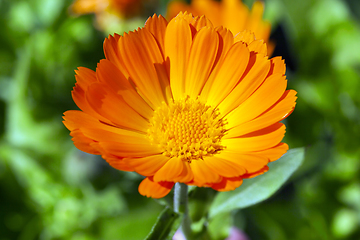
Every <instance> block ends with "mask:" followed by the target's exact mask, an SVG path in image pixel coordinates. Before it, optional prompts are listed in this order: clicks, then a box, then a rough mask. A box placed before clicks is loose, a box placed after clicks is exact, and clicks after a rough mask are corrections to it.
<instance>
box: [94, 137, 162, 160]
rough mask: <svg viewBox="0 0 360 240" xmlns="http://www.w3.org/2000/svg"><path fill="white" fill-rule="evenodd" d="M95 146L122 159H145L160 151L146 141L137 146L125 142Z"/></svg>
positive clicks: (104, 143)
mask: <svg viewBox="0 0 360 240" xmlns="http://www.w3.org/2000/svg"><path fill="white" fill-rule="evenodd" d="M97 144H98V145H99V147H100V148H101V149H103V150H104V151H105V152H108V153H110V154H112V155H115V156H118V157H123V158H131V157H146V156H149V155H156V154H161V151H160V150H159V149H158V148H157V147H155V146H152V145H150V144H149V143H147V142H146V141H142V142H139V143H137V144H135V143H129V142H127V141H116V142H99V143H97Z"/></svg>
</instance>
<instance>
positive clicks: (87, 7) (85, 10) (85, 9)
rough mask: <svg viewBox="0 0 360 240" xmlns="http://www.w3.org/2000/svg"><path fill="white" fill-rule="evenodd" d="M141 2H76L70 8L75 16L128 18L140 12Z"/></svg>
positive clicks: (123, 0)
mask: <svg viewBox="0 0 360 240" xmlns="http://www.w3.org/2000/svg"><path fill="white" fill-rule="evenodd" d="M140 5H141V0H76V1H75V2H74V3H73V5H72V6H71V10H72V11H73V13H75V14H89V13H96V14H102V13H104V12H108V13H113V14H115V15H118V16H119V17H129V16H133V15H135V14H137V13H138V12H139V11H140Z"/></svg>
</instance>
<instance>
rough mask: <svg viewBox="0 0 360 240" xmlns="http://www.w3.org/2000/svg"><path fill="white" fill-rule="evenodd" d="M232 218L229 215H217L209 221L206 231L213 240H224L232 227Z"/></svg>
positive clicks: (227, 213)
mask: <svg viewBox="0 0 360 240" xmlns="http://www.w3.org/2000/svg"><path fill="white" fill-rule="evenodd" d="M232 220H233V216H232V214H231V213H229V212H226V213H221V214H217V215H216V216H215V217H214V218H212V219H210V221H209V226H208V231H209V234H210V236H211V239H213V240H220V239H226V238H227V237H228V236H229V234H230V229H231V226H233V221H232Z"/></svg>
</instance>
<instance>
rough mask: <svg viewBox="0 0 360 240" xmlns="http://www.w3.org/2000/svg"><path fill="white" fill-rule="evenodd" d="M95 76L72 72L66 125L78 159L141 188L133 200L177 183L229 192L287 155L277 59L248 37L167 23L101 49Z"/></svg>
mask: <svg viewBox="0 0 360 240" xmlns="http://www.w3.org/2000/svg"><path fill="white" fill-rule="evenodd" d="M104 52H105V57H106V59H103V60H101V61H100V63H99V64H98V66H97V69H96V71H95V72H94V71H92V70H90V69H87V68H84V67H80V68H78V70H77V71H76V80H77V83H76V86H75V88H74V90H73V92H72V96H73V99H74V101H75V103H76V104H77V106H78V107H79V108H80V109H81V111H76V110H71V111H67V112H65V113H64V115H65V116H64V119H65V121H64V124H65V126H66V127H67V128H68V129H69V130H70V131H71V133H70V135H71V136H72V137H73V141H74V144H75V146H76V147H77V148H79V149H80V150H82V151H85V152H88V153H92V154H101V155H102V157H103V158H104V159H105V160H106V161H107V162H108V163H109V164H110V165H111V166H112V167H114V168H116V169H119V170H123V171H135V172H137V173H139V174H141V175H143V176H146V178H145V179H144V180H143V181H142V183H141V184H140V186H139V192H140V193H141V194H142V195H146V196H148V197H153V198H160V197H163V196H165V195H166V194H168V193H169V192H170V190H171V188H172V187H173V185H174V183H175V182H183V183H186V184H188V185H196V186H200V187H201V186H203V187H211V188H213V189H216V190H218V191H229V190H233V189H235V188H237V187H239V186H240V185H241V183H242V179H243V178H249V177H253V176H256V175H259V174H262V173H264V172H266V171H267V170H268V167H267V164H268V162H269V161H274V160H276V159H278V158H280V157H281V156H282V155H283V154H284V153H285V152H286V151H287V149H288V146H287V144H285V143H281V140H282V139H283V137H284V134H285V126H284V124H282V123H280V122H279V121H281V120H283V119H284V118H286V117H287V116H288V115H289V114H290V113H291V112H292V111H293V109H294V107H295V100H296V96H295V95H296V92H295V91H294V90H286V85H287V80H286V77H285V64H284V61H283V60H282V59H281V57H275V58H272V59H268V57H267V54H266V46H265V45H264V43H263V42H262V41H259V40H255V38H254V35H253V34H252V33H250V32H248V31H245V32H241V33H239V34H238V35H237V36H236V37H235V38H234V37H233V34H232V33H231V32H230V31H229V30H227V29H225V28H223V27H216V28H214V27H213V26H212V24H211V22H210V21H209V20H208V19H206V18H205V17H204V16H202V17H193V16H192V15H191V14H186V13H185V14H183V13H180V14H179V15H178V16H177V17H176V18H174V19H172V20H171V21H170V22H169V23H168V22H167V21H166V20H165V19H164V18H163V17H162V16H156V15H154V16H153V17H150V18H149V19H148V20H147V22H146V24H145V27H144V28H141V29H138V30H137V31H134V32H129V33H128V34H124V36H120V35H117V34H115V35H114V36H109V38H108V39H106V40H105V42H104Z"/></svg>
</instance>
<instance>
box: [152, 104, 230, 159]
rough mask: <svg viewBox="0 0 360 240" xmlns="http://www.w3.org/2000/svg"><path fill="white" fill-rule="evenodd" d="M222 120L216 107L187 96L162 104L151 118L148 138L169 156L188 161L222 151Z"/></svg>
mask: <svg viewBox="0 0 360 240" xmlns="http://www.w3.org/2000/svg"><path fill="white" fill-rule="evenodd" d="M225 125H226V123H225V120H224V119H222V118H221V117H220V114H219V111H218V109H216V108H213V107H211V106H207V105H205V104H203V103H201V102H200V101H199V100H192V99H190V98H189V97H187V98H185V99H182V100H179V101H175V102H171V103H169V104H166V103H163V105H162V106H161V107H159V108H158V109H157V110H156V111H155V112H154V116H153V118H152V119H151V120H150V127H149V129H148V137H149V138H150V141H151V143H152V144H156V145H158V146H159V147H160V148H161V149H162V150H163V154H164V155H165V156H168V157H178V158H181V159H182V160H186V161H189V162H191V161H192V160H197V159H203V157H205V156H212V155H214V154H215V153H218V152H219V151H221V150H223V149H224V148H225V147H224V146H222V145H221V138H222V137H223V136H224V135H225V132H226V130H225V128H224V126H225Z"/></svg>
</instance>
